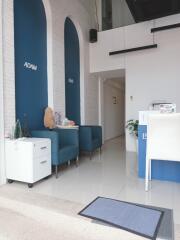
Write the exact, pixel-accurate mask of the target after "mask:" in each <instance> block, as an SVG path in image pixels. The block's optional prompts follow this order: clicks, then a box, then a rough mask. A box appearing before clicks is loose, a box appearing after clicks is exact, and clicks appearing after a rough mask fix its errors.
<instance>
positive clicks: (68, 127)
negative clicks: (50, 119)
mask: <svg viewBox="0 0 180 240" xmlns="http://www.w3.org/2000/svg"><path fill="white" fill-rule="evenodd" d="M56 127H57V128H60V129H77V130H79V126H78V125H75V126H62V125H57V126H56Z"/></svg>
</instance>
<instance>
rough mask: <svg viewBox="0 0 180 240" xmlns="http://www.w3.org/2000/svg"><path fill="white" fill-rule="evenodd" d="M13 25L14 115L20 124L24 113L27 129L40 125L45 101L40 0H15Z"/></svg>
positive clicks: (43, 22)
mask: <svg viewBox="0 0 180 240" xmlns="http://www.w3.org/2000/svg"><path fill="white" fill-rule="evenodd" d="M14 29H15V87H16V118H17V119H19V120H20V122H21V123H22V124H23V122H24V116H25V115H26V116H27V118H28V125H29V128H30V129H41V128H43V116H44V108H45V107H47V105H48V88H47V24H46V14H45V9H44V6H43V3H42V0H14ZM29 63H30V64H33V65H34V66H32V65H29ZM36 68H37V69H36Z"/></svg>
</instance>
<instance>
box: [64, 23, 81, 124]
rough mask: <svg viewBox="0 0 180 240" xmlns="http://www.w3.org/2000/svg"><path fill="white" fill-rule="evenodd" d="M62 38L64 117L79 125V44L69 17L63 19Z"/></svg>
mask: <svg viewBox="0 0 180 240" xmlns="http://www.w3.org/2000/svg"><path fill="white" fill-rule="evenodd" d="M64 38H65V39H64V41H65V98H66V117H67V118H68V119H70V120H73V121H74V122H75V123H76V124H77V125H80V124H81V114H80V112H81V109H80V45H79V37H78V33H77V30H76V27H75V25H74V23H73V22H72V20H71V19H70V18H66V21H65V30H64Z"/></svg>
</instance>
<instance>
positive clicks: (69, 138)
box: [31, 129, 79, 178]
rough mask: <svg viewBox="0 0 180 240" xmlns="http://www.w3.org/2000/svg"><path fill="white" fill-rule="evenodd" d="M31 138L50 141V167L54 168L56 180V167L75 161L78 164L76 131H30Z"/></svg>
mask: <svg viewBox="0 0 180 240" xmlns="http://www.w3.org/2000/svg"><path fill="white" fill-rule="evenodd" d="M31 135H32V137H39V138H49V139H51V158H52V165H53V166H55V170H56V178H57V177H58V167H59V166H60V165H62V164H63V163H66V162H70V161H71V160H73V159H76V164H78V160H79V158H78V156H79V136H78V131H77V130H76V129H54V130H52V131H49V130H39V131H32V132H31Z"/></svg>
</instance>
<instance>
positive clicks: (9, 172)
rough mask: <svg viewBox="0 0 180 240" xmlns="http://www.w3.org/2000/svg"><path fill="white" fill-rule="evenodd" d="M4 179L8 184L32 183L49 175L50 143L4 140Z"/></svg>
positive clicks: (27, 139) (32, 139) (37, 140)
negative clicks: (14, 182) (16, 182)
mask: <svg viewBox="0 0 180 240" xmlns="http://www.w3.org/2000/svg"><path fill="white" fill-rule="evenodd" d="M5 152H6V177H7V179H8V181H9V182H13V181H14V180H15V181H20V182H26V183H28V186H29V187H32V186H33V183H35V182H37V181H39V180H41V179H43V178H46V177H48V176H49V175H51V141H50V139H45V138H25V139H18V140H6V144H5Z"/></svg>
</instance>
